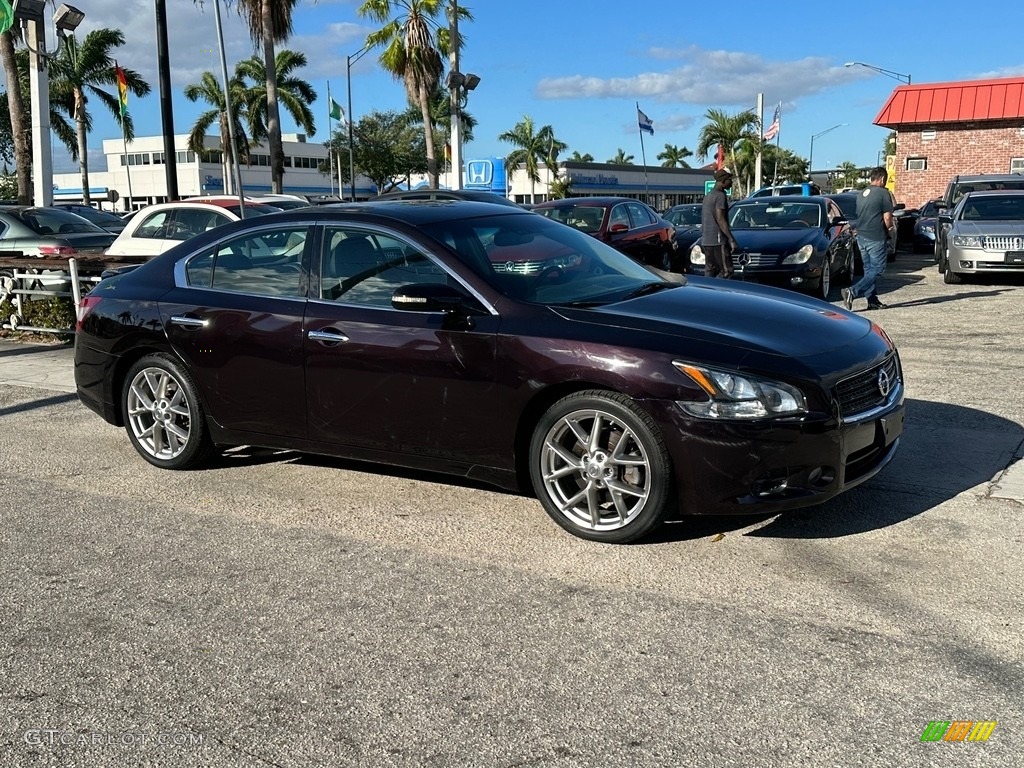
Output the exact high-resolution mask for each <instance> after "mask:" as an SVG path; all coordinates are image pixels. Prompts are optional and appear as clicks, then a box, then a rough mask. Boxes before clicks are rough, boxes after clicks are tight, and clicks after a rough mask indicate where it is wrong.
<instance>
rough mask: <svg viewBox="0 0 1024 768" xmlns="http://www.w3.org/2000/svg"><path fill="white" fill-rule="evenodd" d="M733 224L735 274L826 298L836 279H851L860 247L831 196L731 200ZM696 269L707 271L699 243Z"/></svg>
mask: <svg viewBox="0 0 1024 768" xmlns="http://www.w3.org/2000/svg"><path fill="white" fill-rule="evenodd" d="M729 228H730V229H731V230H732V233H733V236H734V237H735V238H736V243H737V245H739V250H738V251H737V252H736V253H734V254H733V257H732V260H733V266H734V268H735V276H736V277H737V278H742V279H744V280H754V281H757V282H763V283H770V284H774V285H779V286H785V287H787V288H796V289H798V290H802V291H806V292H809V293H813V294H814V295H816V296H818V297H819V298H822V299H826V300H827V299H828V295H829V293H830V292H831V290H832V282H833V280H834V279H835V280H842V281H843V282H846V283H849V282H850V280H852V278H853V275H854V273H855V270H856V260H857V250H856V243H855V242H854V239H853V235H852V232H851V230H850V225H849V223H848V222H847V220H846V217H845V216H844V215H843V212H842V211H841V210H840V208H839V206H838V205H836V203H834V202H833V201H832V200H831V199H829V198H827V197H817V196H816V197H800V196H795V195H790V196H786V197H755V198H747V199H746V200H740V201H739V202H737V203H733V204H731V205H730V206H729ZM690 263H691V264H692V265H693V271H699V272H703V270H704V263H705V258H704V252H703V250H701V247H700V244H699V243H698V244H695V245H694V246H693V247H692V248H691V249H690Z"/></svg>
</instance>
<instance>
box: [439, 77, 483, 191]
mask: <svg viewBox="0 0 1024 768" xmlns="http://www.w3.org/2000/svg"><path fill="white" fill-rule="evenodd" d="M478 85H480V76H479V75H474V74H473V73H472V72H467V73H466V74H463V73H462V72H459V71H458V70H457V69H453V70H451V71H449V72H448V77H447V79H446V80H445V87H446V88H447V89H448V94H449V96H448V99H449V102H450V104H451V115H452V171H453V172H454V174H455V184H454V185H453V187H452V188H453V189H462V109H463V107H465V106H466V100H467V99H468V98H469V92H470V91H472V90H473V89H474V88H476V87H477V86H478Z"/></svg>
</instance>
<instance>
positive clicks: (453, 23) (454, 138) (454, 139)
mask: <svg viewBox="0 0 1024 768" xmlns="http://www.w3.org/2000/svg"><path fill="white" fill-rule="evenodd" d="M448 37H449V43H450V48H451V49H450V50H449V51H448V75H449V76H448V103H449V106H450V113H451V120H452V130H451V145H452V152H451V162H452V174H453V176H452V178H453V181H452V182H451V188H452V189H462V116H461V115H460V114H459V113H460V112H461V110H462V103H461V98H462V95H461V91H462V88H461V85H460V84H459V79H458V78H456V77H452V73H453V72H458V71H459V49H460V48H462V41H461V40H460V39H459V3H458V0H451V5H450V6H449V8H448Z"/></svg>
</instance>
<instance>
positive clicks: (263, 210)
mask: <svg viewBox="0 0 1024 768" xmlns="http://www.w3.org/2000/svg"><path fill="white" fill-rule="evenodd" d="M303 207H308V206H303ZM227 209H228V210H229V211H231V212H232V213H233V214H235V216H238V215H239V214H238V212H239V210H241V206H239V205H229V206H227ZM280 211H281V209H280V208H275V207H274V206H272V205H263V204H262V203H255V204H253V203H250V204H248V205H246V206H245V215H246V216H262V215H264V214H267V213H279V212H280Z"/></svg>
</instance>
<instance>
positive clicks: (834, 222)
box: [828, 216, 850, 227]
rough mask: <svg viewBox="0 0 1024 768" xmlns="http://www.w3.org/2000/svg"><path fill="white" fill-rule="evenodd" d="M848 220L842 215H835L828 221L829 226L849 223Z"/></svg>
mask: <svg viewBox="0 0 1024 768" xmlns="http://www.w3.org/2000/svg"><path fill="white" fill-rule="evenodd" d="M849 223H850V222H849V220H848V219H846V218H844V217H843V216H835V217H834V218H833V219H832V221H830V222H829V223H828V225H829V226H830V227H841V226H843V224H849Z"/></svg>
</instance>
